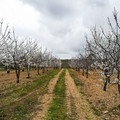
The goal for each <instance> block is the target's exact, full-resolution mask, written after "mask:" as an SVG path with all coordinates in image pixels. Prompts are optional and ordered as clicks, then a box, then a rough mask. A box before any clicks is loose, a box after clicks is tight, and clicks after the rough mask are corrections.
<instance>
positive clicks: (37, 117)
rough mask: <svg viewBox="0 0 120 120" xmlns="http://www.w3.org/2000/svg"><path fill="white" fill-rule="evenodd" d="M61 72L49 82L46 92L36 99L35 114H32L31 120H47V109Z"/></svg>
mask: <svg viewBox="0 0 120 120" xmlns="http://www.w3.org/2000/svg"><path fill="white" fill-rule="evenodd" d="M61 72H62V70H61V71H60V72H59V73H58V74H57V75H56V76H55V77H54V78H53V79H52V80H51V81H50V83H49V85H48V92H47V93H46V94H44V95H43V96H40V97H39V98H38V105H37V106H36V108H35V112H34V113H32V116H34V117H33V120H45V119H46V118H47V112H48V108H49V106H50V103H51V102H52V99H53V90H54V87H55V85H56V83H57V80H58V78H59V75H60V74H61Z"/></svg>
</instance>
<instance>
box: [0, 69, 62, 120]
mask: <svg viewBox="0 0 120 120" xmlns="http://www.w3.org/2000/svg"><path fill="white" fill-rule="evenodd" d="M59 71H60V70H53V71H49V72H47V73H46V74H44V75H42V76H40V77H39V78H38V79H37V80H35V81H33V82H28V83H26V84H23V85H20V86H15V87H13V88H11V89H9V91H8V92H7V93H6V94H5V95H4V96H2V97H1V99H0V102H1V103H2V106H1V107H0V120H4V119H8V118H10V117H11V115H12V119H13V120H14V119H15V120H27V114H28V113H29V112H31V111H32V110H33V108H34V106H35V104H37V99H38V96H39V95H42V94H44V93H46V92H47V86H48V84H49V82H50V80H51V79H52V78H53V77H54V76H55V75H56V74H57V73H58V72H59ZM36 90H37V92H35V91H36ZM31 92H33V93H32V94H30V95H29V96H27V97H25V98H24V99H22V100H20V101H18V102H17V101H16V102H15V100H16V99H18V100H19V99H20V98H22V97H24V96H25V95H27V94H29V93H31Z"/></svg>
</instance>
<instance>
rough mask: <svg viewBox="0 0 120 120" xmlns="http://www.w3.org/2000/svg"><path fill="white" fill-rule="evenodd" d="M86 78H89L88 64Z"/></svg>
mask: <svg viewBox="0 0 120 120" xmlns="http://www.w3.org/2000/svg"><path fill="white" fill-rule="evenodd" d="M86 78H88V66H87V67H86Z"/></svg>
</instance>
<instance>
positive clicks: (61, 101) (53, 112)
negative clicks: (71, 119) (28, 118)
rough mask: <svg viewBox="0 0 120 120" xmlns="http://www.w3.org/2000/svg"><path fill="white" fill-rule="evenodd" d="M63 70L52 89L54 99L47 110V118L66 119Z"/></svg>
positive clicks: (51, 119)
mask: <svg viewBox="0 0 120 120" xmlns="http://www.w3.org/2000/svg"><path fill="white" fill-rule="evenodd" d="M65 91H66V85H65V70H63V72H62V73H61V74H60V76H59V78H58V81H57V83H56V86H55V89H54V99H53V101H52V103H51V106H50V108H49V110H48V117H47V119H48V120H53V119H54V120H66V119H67V114H66V113H67V108H66V105H65Z"/></svg>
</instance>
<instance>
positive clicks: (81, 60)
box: [70, 9, 120, 93]
mask: <svg viewBox="0 0 120 120" xmlns="http://www.w3.org/2000/svg"><path fill="white" fill-rule="evenodd" d="M107 19H108V27H109V28H108V29H104V28H102V27H100V28H99V29H98V28H97V27H96V26H95V27H92V28H91V29H90V33H91V34H90V35H85V39H86V45H85V48H84V53H83V52H82V53H81V52H79V54H78V55H77V56H76V57H75V58H73V59H72V60H71V62H70V66H71V67H72V68H75V69H76V70H78V71H79V70H80V69H82V71H83V72H82V74H83V75H84V70H85V71H86V77H88V70H89V69H96V68H97V69H100V70H101V71H102V73H103V75H104V76H105V80H104V88H103V90H104V91H106V86H107V84H108V83H112V81H111V76H112V75H116V79H115V81H116V82H117V84H118V91H119V93H120V25H119V22H118V12H117V11H116V10H115V9H114V11H113V21H114V23H113V22H111V19H110V18H109V17H108V18H107Z"/></svg>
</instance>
